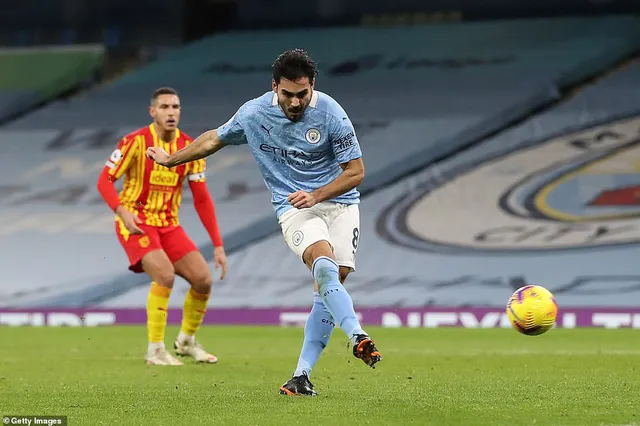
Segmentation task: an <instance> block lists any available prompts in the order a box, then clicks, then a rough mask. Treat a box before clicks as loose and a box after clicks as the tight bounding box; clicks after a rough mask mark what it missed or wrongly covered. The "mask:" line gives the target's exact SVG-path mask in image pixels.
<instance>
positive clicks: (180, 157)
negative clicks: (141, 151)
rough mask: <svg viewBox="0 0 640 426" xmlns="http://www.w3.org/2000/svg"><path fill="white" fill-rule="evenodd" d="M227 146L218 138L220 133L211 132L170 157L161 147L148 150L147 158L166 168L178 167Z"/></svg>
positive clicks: (202, 135)
mask: <svg viewBox="0 0 640 426" xmlns="http://www.w3.org/2000/svg"><path fill="white" fill-rule="evenodd" d="M224 146H225V144H224V143H222V141H221V140H220V138H219V137H218V132H217V131H216V130H215V129H214V130H209V131H208V132H204V133H203V134H201V135H200V136H198V137H197V138H196V139H195V140H194V141H193V142H192V143H190V144H189V145H188V146H186V147H184V148H182V149H181V150H178V151H176V152H174V153H173V154H171V155H169V154H167V152H166V151H165V150H164V149H162V148H159V147H150V148H147V157H149V158H151V159H152V160H153V161H155V162H156V163H158V164H160V165H162V166H165V167H176V166H179V165H181V164H185V163H189V162H191V161H195V160H199V159H201V158H205V157H208V156H209V155H212V154H214V153H215V152H217V151H219V150H220V149H222V148H223V147H224Z"/></svg>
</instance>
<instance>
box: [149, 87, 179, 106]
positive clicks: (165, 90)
mask: <svg viewBox="0 0 640 426" xmlns="http://www.w3.org/2000/svg"><path fill="white" fill-rule="evenodd" d="M160 95H176V96H178V91H177V90H176V89H174V88H172V87H160V88H158V89H156V90H154V91H153V93H152V94H151V105H153V103H154V102H155V100H156V99H158V96H160Z"/></svg>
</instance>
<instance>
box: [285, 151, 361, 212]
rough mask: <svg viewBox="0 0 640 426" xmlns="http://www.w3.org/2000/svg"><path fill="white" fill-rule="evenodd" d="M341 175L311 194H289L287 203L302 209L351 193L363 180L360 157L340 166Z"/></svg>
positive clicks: (297, 192) (301, 192)
mask: <svg viewBox="0 0 640 426" xmlns="http://www.w3.org/2000/svg"><path fill="white" fill-rule="evenodd" d="M340 167H342V173H340V176H338V177H337V178H336V179H335V180H334V181H333V182H331V183H328V184H327V185H325V186H322V187H320V188H318V189H316V190H315V191H313V192H311V193H307V192H304V191H296V192H294V193H292V194H289V202H290V203H291V205H293V207H295V208H298V209H302V208H308V207H313V206H314V205H315V204H318V203H321V202H323V201H327V200H331V199H333V198H336V197H338V196H340V195H342V194H344V193H345V192H348V191H351V190H352V189H353V188H355V187H356V186H358V185H360V184H361V183H362V180H363V179H364V162H363V161H362V157H360V158H356V159H354V160H350V161H349V162H347V163H344V164H340Z"/></svg>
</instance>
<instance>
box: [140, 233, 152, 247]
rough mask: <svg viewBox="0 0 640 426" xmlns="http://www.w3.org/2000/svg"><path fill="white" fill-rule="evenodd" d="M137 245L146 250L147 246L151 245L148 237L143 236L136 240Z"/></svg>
mask: <svg viewBox="0 0 640 426" xmlns="http://www.w3.org/2000/svg"><path fill="white" fill-rule="evenodd" d="M138 244H140V247H142V248H147V247H149V244H151V240H150V239H149V236H147V235H145V236H144V237H142V238H140V239H139V240H138Z"/></svg>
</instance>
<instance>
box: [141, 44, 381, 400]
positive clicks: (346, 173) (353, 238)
mask: <svg viewBox="0 0 640 426" xmlns="http://www.w3.org/2000/svg"><path fill="white" fill-rule="evenodd" d="M316 75H317V69H316V65H315V63H314V62H313V61H312V60H311V58H309V56H308V55H307V52H305V51H304V50H301V49H294V50H288V51H286V52H284V53H282V54H281V55H280V56H278V58H277V59H276V60H275V62H274V64H273V80H272V88H273V91H269V92H267V93H265V94H264V95H262V96H260V97H259V98H255V99H252V100H250V101H248V102H246V103H245V104H244V105H242V106H241V107H240V109H238V111H237V112H236V114H235V115H234V116H233V117H232V118H231V119H230V120H229V121H228V122H226V123H225V124H223V125H222V126H220V127H218V128H217V129H214V130H210V131H208V132H205V133H203V134H202V135H200V136H199V137H198V138H196V139H195V140H194V141H193V143H191V144H190V145H189V146H187V147H185V148H183V149H181V150H178V151H176V152H174V153H172V154H170V155H169V154H168V153H167V152H165V151H164V150H163V149H162V148H159V147H152V148H148V150H147V156H149V157H150V158H152V159H153V160H154V161H155V162H156V163H158V164H160V165H163V166H166V167H175V166H178V165H180V164H184V163H188V162H191V161H195V160H198V159H200V158H204V157H206V156H209V155H211V154H213V153H215V152H217V151H218V150H220V149H221V148H223V147H224V146H226V145H242V144H248V145H249V148H250V149H251V152H252V154H253V156H254V158H255V161H256V163H257V164H258V166H259V168H260V171H261V173H262V176H263V178H264V182H265V184H266V186H267V188H268V189H269V190H270V191H271V194H272V197H271V200H272V203H273V207H274V209H275V212H276V216H277V218H278V222H279V224H280V226H281V228H282V233H283V236H284V239H285V241H286V243H287V245H288V246H289V248H290V249H291V250H292V251H293V252H294V253H295V254H296V255H297V256H298V257H299V258H300V259H301V260H302V261H303V262H304V263H305V264H306V265H307V266H308V267H309V269H310V270H311V273H312V275H313V277H314V279H315V285H314V293H313V299H314V303H313V308H312V309H311V313H310V315H309V318H308V320H307V322H306V324H305V328H304V343H303V345H302V351H301V353H300V358H299V360H298V365H297V367H296V370H295V372H294V374H293V377H292V378H291V379H290V380H289V381H287V382H286V383H284V384H283V385H282V386H281V387H280V393H281V394H285V395H316V391H315V390H314V388H313V385H312V384H311V382H310V380H309V377H310V374H311V370H312V369H313V367H314V365H315V364H316V362H317V361H318V359H319V358H320V355H321V353H322V351H323V350H324V348H325V347H326V345H327V343H328V342H329V338H330V336H331V333H332V332H333V329H334V326H335V324H338V325H339V326H340V328H341V329H342V330H343V331H344V332H345V333H346V335H347V336H348V337H349V339H350V340H351V342H352V344H353V354H354V356H355V357H356V358H359V359H362V360H363V361H364V362H365V364H367V365H368V366H370V367H372V368H373V367H374V366H375V364H376V363H377V362H379V361H380V360H381V359H382V357H381V356H380V352H379V351H378V349H377V348H376V345H375V343H374V342H373V340H372V339H371V338H370V337H369V335H368V334H367V333H366V332H365V331H364V330H363V329H362V326H361V325H360V322H359V320H358V318H357V316H356V313H355V310H354V307H353V301H352V300H351V296H349V293H348V292H347V290H346V289H345V287H344V286H343V283H344V281H345V280H346V279H347V276H348V275H349V273H350V272H352V271H354V270H355V258H356V250H357V247H358V240H359V234H360V230H359V229H360V213H359V210H358V204H359V203H360V194H359V192H358V190H357V189H356V187H357V186H358V185H359V184H360V183H361V182H362V180H363V178H364V164H363V162H362V152H361V150H360V144H359V143H358V139H357V137H356V134H355V130H354V128H353V125H352V123H351V121H350V120H349V117H348V116H347V114H346V113H345V111H344V110H343V109H342V107H341V106H340V105H339V104H338V102H336V101H335V100H334V99H333V98H331V97H330V96H329V95H327V94H325V93H322V92H319V91H317V90H314V84H315V78H316Z"/></svg>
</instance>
